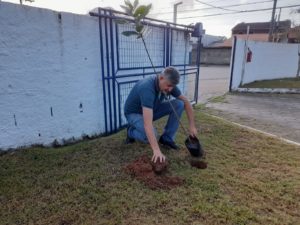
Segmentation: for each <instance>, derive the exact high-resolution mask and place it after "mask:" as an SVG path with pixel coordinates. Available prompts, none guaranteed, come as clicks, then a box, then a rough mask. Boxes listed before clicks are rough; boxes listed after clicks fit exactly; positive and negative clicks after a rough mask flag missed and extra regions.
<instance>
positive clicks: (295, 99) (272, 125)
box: [206, 94, 300, 142]
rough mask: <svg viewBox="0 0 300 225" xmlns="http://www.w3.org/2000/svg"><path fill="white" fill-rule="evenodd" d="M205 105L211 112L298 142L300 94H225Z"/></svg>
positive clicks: (299, 138) (299, 135)
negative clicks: (223, 97) (221, 99)
mask: <svg viewBox="0 0 300 225" xmlns="http://www.w3.org/2000/svg"><path fill="white" fill-rule="evenodd" d="M206 106H207V107H208V110H209V112H210V113H211V114H213V115H216V116H220V117H222V118H225V119H227V120H230V121H232V122H236V123H239V124H242V125H245V126H249V127H252V128H255V129H258V130H261V131H264V132H268V133H271V134H274V135H276V136H280V137H282V138H285V139H288V140H291V141H295V142H300V94H228V95H226V97H225V100H224V101H221V102H215V103H212V102H208V103H207V105H206Z"/></svg>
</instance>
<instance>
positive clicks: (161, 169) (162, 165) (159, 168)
mask: <svg viewBox="0 0 300 225" xmlns="http://www.w3.org/2000/svg"><path fill="white" fill-rule="evenodd" d="M150 163H151V166H152V170H153V171H154V173H156V174H163V173H165V172H167V169H168V165H169V164H168V162H167V160H166V161H165V162H159V161H156V162H155V163H154V162H152V161H151V162H150Z"/></svg>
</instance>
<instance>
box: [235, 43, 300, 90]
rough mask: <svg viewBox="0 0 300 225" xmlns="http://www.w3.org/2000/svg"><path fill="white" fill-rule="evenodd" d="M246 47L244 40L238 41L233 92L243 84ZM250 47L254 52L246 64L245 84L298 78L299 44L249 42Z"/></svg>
mask: <svg viewBox="0 0 300 225" xmlns="http://www.w3.org/2000/svg"><path fill="white" fill-rule="evenodd" d="M244 45H245V41H244V40H239V39H237V43H236V50H235V60H234V70H233V76H232V86H231V88H232V90H235V89H237V88H238V87H239V85H240V82H241V78H242V67H243V57H244V55H245V54H244ZM248 47H249V48H250V50H251V51H252V61H251V62H248V63H245V73H244V78H243V84H245V83H250V82H253V81H259V80H272V79H278V78H290V77H296V74H297V68H298V57H299V56H298V45H297V44H283V43H268V42H256V41H249V42H248ZM231 64H232V62H231ZM231 66H232V65H231Z"/></svg>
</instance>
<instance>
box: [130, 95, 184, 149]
mask: <svg viewBox="0 0 300 225" xmlns="http://www.w3.org/2000/svg"><path fill="white" fill-rule="evenodd" d="M170 102H171V104H172V106H173V108H174V110H175V111H176V113H177V115H178V116H179V118H180V117H181V115H182V112H183V110H184V103H183V101H181V100H178V99H174V100H171V101H170ZM166 115H169V119H168V122H167V124H166V126H165V128H164V133H163V134H162V138H163V139H164V140H165V141H174V139H175V134H176V131H177V129H178V126H179V121H178V120H177V117H176V115H175V113H174V111H173V109H172V107H171V106H170V103H169V102H163V103H157V104H156V105H155V106H154V109H153V121H155V120H158V119H160V118H162V117H164V116H166ZM125 116H126V119H127V121H128V125H129V128H128V136H129V137H130V138H134V139H135V140H138V141H141V142H144V143H149V142H148V138H147V135H146V132H145V128H144V119H143V115H142V114H138V113H131V114H127V115H125ZM154 133H155V135H156V137H157V131H156V129H154Z"/></svg>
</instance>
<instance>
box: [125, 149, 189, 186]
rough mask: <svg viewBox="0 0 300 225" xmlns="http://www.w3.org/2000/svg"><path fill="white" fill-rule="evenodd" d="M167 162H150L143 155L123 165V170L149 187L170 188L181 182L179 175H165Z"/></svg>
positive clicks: (182, 180)
mask: <svg viewBox="0 0 300 225" xmlns="http://www.w3.org/2000/svg"><path fill="white" fill-rule="evenodd" d="M167 166H168V164H167V163H164V164H163V163H156V164H154V163H151V160H150V158H149V157H148V156H146V155H143V156H141V157H140V158H138V159H136V160H135V161H133V162H132V163H130V164H128V165H127V166H126V167H125V172H127V173H129V174H130V175H131V176H133V177H135V178H136V179H137V180H139V181H141V182H143V183H144V184H145V185H146V186H147V187H149V188H150V189H153V190H156V189H167V190H169V189H172V188H175V187H177V186H180V185H182V184H183V182H184V179H183V178H181V177H173V176H167V175H165V174H164V173H163V172H165V171H166V170H167ZM157 171H158V172H157Z"/></svg>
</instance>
